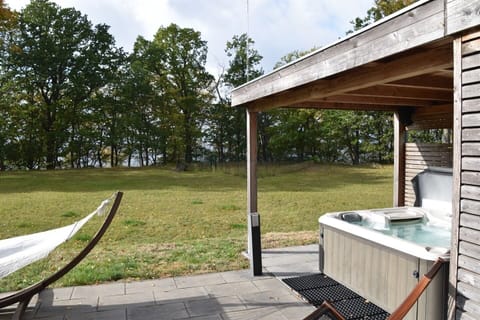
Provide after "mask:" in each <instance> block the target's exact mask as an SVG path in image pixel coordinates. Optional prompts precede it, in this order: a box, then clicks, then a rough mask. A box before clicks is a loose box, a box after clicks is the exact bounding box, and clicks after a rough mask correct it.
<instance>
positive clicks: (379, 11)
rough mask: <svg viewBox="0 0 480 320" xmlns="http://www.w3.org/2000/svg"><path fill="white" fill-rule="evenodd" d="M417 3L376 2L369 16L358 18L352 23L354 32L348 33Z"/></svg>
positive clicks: (405, 1) (411, 0)
mask: <svg viewBox="0 0 480 320" xmlns="http://www.w3.org/2000/svg"><path fill="white" fill-rule="evenodd" d="M416 1H417V0H375V5H374V6H373V7H371V8H370V9H368V11H367V15H366V16H365V17H364V18H360V17H357V18H355V19H354V20H352V21H350V23H351V24H352V25H353V30H350V31H348V32H347V33H352V32H353V31H357V30H360V29H362V28H364V27H366V26H368V25H369V24H372V23H374V22H375V21H378V20H380V19H382V18H383V17H386V16H388V15H390V14H392V13H394V12H396V11H398V10H400V9H402V8H404V7H406V6H408V5H411V4H412V3H414V2H416Z"/></svg>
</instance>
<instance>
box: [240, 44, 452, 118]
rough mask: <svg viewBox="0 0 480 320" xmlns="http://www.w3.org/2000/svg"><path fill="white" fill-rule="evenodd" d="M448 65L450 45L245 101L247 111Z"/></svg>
mask: <svg viewBox="0 0 480 320" xmlns="http://www.w3.org/2000/svg"><path fill="white" fill-rule="evenodd" d="M451 65H452V54H451V47H450V46H446V47H443V48H438V49H434V50H424V51H420V52H417V53H413V54H411V55H402V56H401V57H399V58H397V59H390V61H389V62H385V63H382V64H381V65H379V66H378V67H377V68H356V69H353V70H350V71H349V72H345V73H342V74H341V75H339V76H337V77H334V78H332V79H330V80H319V81H315V82H313V83H312V84H310V85H305V86H303V87H300V88H296V89H295V90H290V91H286V92H283V93H281V94H278V95H273V96H270V97H267V98H263V99H260V100H257V101H254V102H252V103H249V104H248V106H247V107H248V108H249V109H250V110H258V111H263V110H268V109H272V108H276V107H281V106H288V105H295V104H299V103H301V102H303V101H311V100H314V99H321V98H325V97H329V96H333V95H338V94H343V93H345V92H348V91H352V90H358V89H363V88H368V87H371V86H374V85H378V84H382V83H388V82H393V81H397V80H401V79H405V78H411V77H415V76H419V75H421V74H425V73H430V72H433V71H436V70H442V69H445V68H448V67H451Z"/></svg>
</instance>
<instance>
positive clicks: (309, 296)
mask: <svg viewBox="0 0 480 320" xmlns="http://www.w3.org/2000/svg"><path fill="white" fill-rule="evenodd" d="M283 282H285V283H286V284H287V285H288V286H289V287H290V288H292V289H293V290H295V291H297V292H298V293H299V294H300V295H301V296H302V297H304V298H305V299H306V300H307V301H308V302H309V303H311V304H313V305H315V306H317V307H318V306H319V305H321V304H322V303H323V302H324V301H329V302H330V303H331V304H332V305H333V306H334V307H335V309H337V310H338V312H339V313H340V314H341V315H342V316H343V317H344V318H345V319H347V320H367V319H368V320H385V319H386V318H387V317H388V316H389V314H388V313H387V312H386V311H385V310H383V309H382V308H380V307H378V306H376V305H375V304H373V303H371V302H368V301H366V300H365V299H364V298H362V297H361V296H359V295H358V294H356V293H355V292H353V291H352V290H350V289H348V288H347V287H345V286H343V285H341V284H340V283H338V282H337V281H335V280H333V279H331V278H329V277H328V276H326V275H324V274H315V275H308V276H302V277H295V278H288V279H283ZM329 318H330V317H328V316H326V317H325V318H321V319H329Z"/></svg>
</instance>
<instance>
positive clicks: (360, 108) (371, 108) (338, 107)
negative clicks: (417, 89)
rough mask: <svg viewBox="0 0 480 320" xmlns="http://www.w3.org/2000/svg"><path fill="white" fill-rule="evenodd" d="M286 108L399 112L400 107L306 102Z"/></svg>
mask: <svg viewBox="0 0 480 320" xmlns="http://www.w3.org/2000/svg"><path fill="white" fill-rule="evenodd" d="M285 108H305V109H336V110H356V111H396V110H398V108H399V106H395V105H376V104H361V103H342V102H316V101H311V102H304V103H301V104H298V105H295V106H287V107H285Z"/></svg>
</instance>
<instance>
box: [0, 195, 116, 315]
mask: <svg viewBox="0 0 480 320" xmlns="http://www.w3.org/2000/svg"><path fill="white" fill-rule="evenodd" d="M122 196H123V193H122V192H117V193H115V194H114V195H113V196H112V197H111V198H109V199H107V200H105V201H103V202H102V203H101V204H100V206H99V207H98V208H97V209H96V210H95V211H94V212H92V213H90V214H89V215H88V216H86V217H85V218H83V219H82V220H80V221H77V222H75V223H73V224H71V225H69V226H66V227H61V228H58V229H53V230H49V231H44V232H39V233H35V234H31V235H26V236H20V237H15V238H10V239H5V240H0V272H1V274H2V275H1V276H0V278H1V277H4V276H5V275H7V274H9V273H12V272H14V271H16V270H18V269H20V268H22V267H24V266H26V265H27V264H29V263H32V262H34V261H36V260H39V259H41V258H43V257H46V256H47V255H48V254H49V253H50V252H51V251H52V250H53V249H55V248H56V247H57V246H58V245H60V244H61V243H63V242H65V241H67V240H68V239H70V238H71V237H72V236H73V235H74V234H75V233H76V232H77V231H78V230H79V229H80V228H81V227H82V226H83V225H84V224H85V223H87V221H88V220H90V219H91V218H92V217H93V216H94V215H96V214H101V213H103V212H104V211H105V209H106V206H107V205H108V203H110V202H111V201H112V199H114V201H113V205H112V207H111V209H110V212H109V213H108V215H107V216H106V217H105V220H104V222H103V224H102V225H101V227H100V229H99V230H98V231H97V233H96V234H95V235H94V236H93V238H92V239H91V240H90V242H89V243H88V244H87V245H86V246H85V248H83V249H82V250H81V251H80V252H79V253H78V254H77V255H76V256H75V257H74V258H73V259H72V260H71V261H70V262H68V263H67V264H66V265H65V266H63V267H62V268H60V269H59V270H57V271H56V272H55V273H54V274H52V275H50V276H49V277H47V278H46V279H43V280H41V281H39V282H37V283H35V284H33V285H31V286H30V287H28V288H25V289H23V290H21V291H18V292H16V293H13V294H11V295H9V296H7V297H4V298H0V308H3V307H6V306H9V305H12V304H14V303H17V302H19V305H18V307H17V310H16V312H15V314H14V316H13V319H20V318H21V317H22V315H23V312H24V311H25V309H26V307H27V305H28V303H29V301H30V299H31V298H32V297H33V296H34V295H35V294H37V293H39V292H40V291H42V290H43V289H45V288H46V287H47V286H49V285H50V284H51V283H53V282H55V281H57V280H58V279H60V278H61V277H63V276H64V275H65V274H67V273H68V272H69V271H70V270H72V269H73V268H74V267H75V266H76V265H77V264H78V263H79V262H80V261H82V260H83V258H85V257H86V256H87V254H88V253H89V252H90V251H91V250H92V249H93V248H94V247H95V245H96V244H97V243H98V241H100V239H101V238H102V236H103V235H104V234H105V232H106V231H107V229H108V227H109V225H110V223H111V222H112V220H113V217H114V216H115V214H116V212H117V210H118V207H119V206H120V201H121V200H122Z"/></svg>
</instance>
